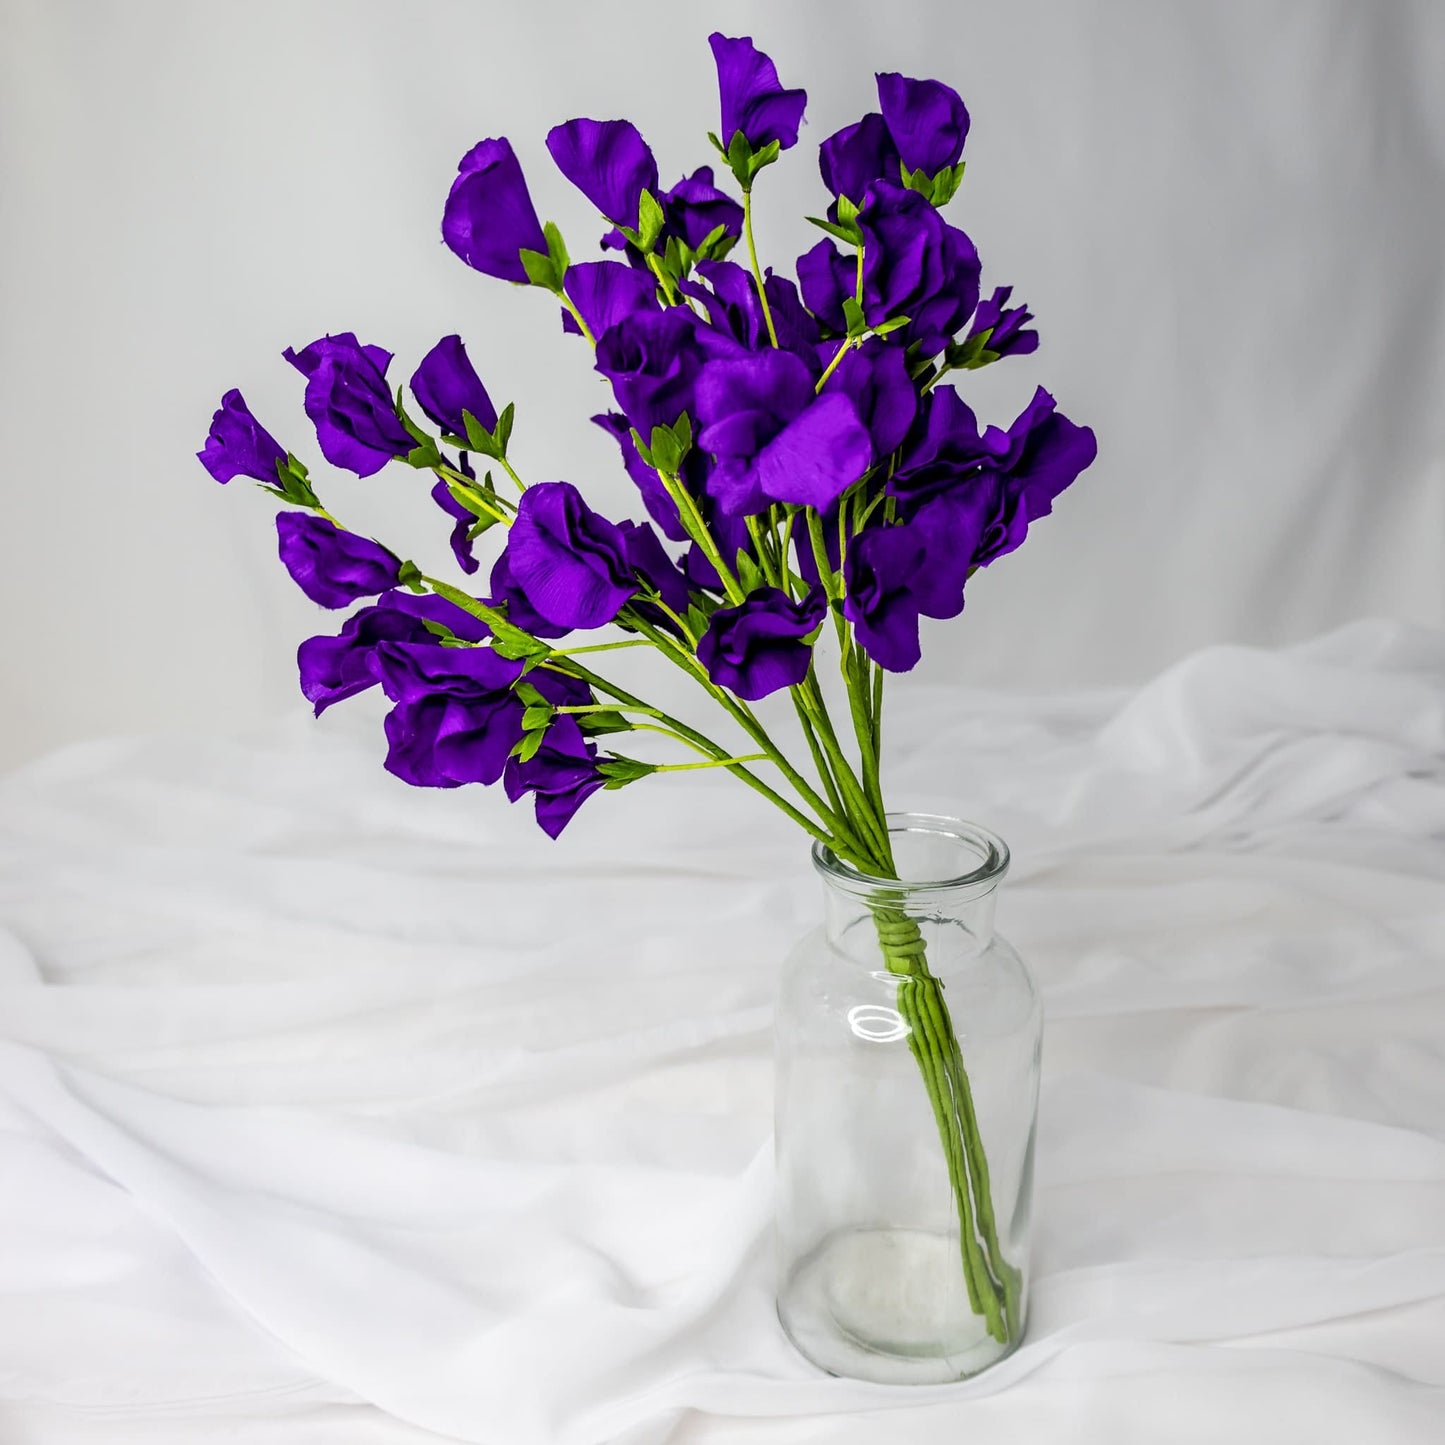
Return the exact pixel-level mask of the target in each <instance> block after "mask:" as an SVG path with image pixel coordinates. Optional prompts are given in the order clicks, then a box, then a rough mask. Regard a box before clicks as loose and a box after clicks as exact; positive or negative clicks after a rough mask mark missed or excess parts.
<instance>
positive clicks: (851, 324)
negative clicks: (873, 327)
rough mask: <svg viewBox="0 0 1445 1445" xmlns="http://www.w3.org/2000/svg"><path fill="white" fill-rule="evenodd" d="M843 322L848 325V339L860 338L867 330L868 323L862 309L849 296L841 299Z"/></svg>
mask: <svg viewBox="0 0 1445 1445" xmlns="http://www.w3.org/2000/svg"><path fill="white" fill-rule="evenodd" d="M843 320H844V321H845V322H847V324H848V335H849V336H850V337H857V336H862V335H864V334H865V333H866V332H867V330H868V322H867V319H866V318H865V317H864V315H863V308H862V307H861V306H860V305H859V304H858V303H857V301H856V300H854V298H853V297H851V296H845V297H844V298H843Z"/></svg>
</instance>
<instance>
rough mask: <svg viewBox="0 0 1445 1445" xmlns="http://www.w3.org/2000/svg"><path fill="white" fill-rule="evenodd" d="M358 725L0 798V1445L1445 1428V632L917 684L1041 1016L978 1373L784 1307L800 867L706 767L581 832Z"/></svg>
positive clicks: (139, 764) (748, 805) (1087, 1435)
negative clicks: (988, 863) (997, 864)
mask: <svg viewBox="0 0 1445 1445" xmlns="http://www.w3.org/2000/svg"><path fill="white" fill-rule="evenodd" d="M178 685H183V679H178ZM345 711H346V709H337V710H336V712H335V713H333V714H329V715H328V717H327V718H326V719H325V720H324V721H323V722H322V723H320V724H317V723H313V722H311V721H310V720H309V719H307V718H302V717H297V718H296V719H294V720H292V721H290V722H288V723H286V724H284V725H279V726H278V727H277V728H276V729H275V730H274V731H272V732H271V733H269V734H267V735H266V736H264V737H260V738H253V739H251V740H249V741H247V742H245V743H238V742H230V741H213V740H210V741H208V740H204V739H197V738H193V737H192V738H184V737H182V738H165V739H152V740H145V741H133V742H103V743H94V744H88V745H83V746H80V747H76V748H72V749H69V750H67V751H64V752H61V753H58V754H55V755H52V756H51V757H49V758H48V759H45V760H43V761H41V762H39V763H37V764H35V765H33V766H31V767H29V768H27V769H25V770H23V771H22V772H20V773H18V774H15V775H13V776H11V777H10V778H9V779H8V780H6V781H5V782H4V784H3V785H0V924H3V931H0V1440H3V1441H5V1442H6V1445H30V1442H45V1445H56V1442H65V1445H69V1442H92V1441H96V1442H106V1445H127V1442H131V1441H136V1442H150V1441H164V1442H170V1441H177V1442H181V1441H184V1442H193V1441H204V1440H212V1439H215V1440H225V1441H228V1442H246V1445H252V1442H261V1445H283V1442H284V1445H317V1442H326V1445H333V1442H334V1445H407V1442H423V1441H436V1440H446V1439H456V1440H462V1441H471V1442H478V1445H595V1442H604V1441H619V1442H623V1441H625V1442H627V1445H656V1442H662V1441H668V1442H677V1445H686V1442H708V1445H712V1442H732V1441H743V1442H748V1445H784V1442H787V1445H797V1442H814V1441H819V1442H821V1441H828V1442H843V1445H853V1442H856V1445H864V1442H867V1445H877V1442H884V1445H888V1442H904V1445H912V1442H931V1441H934V1440H944V1439H947V1440H987V1441H991V1442H992V1441H997V1442H1005V1441H1007V1442H1025V1445H1032V1442H1053V1441H1089V1442H1092V1441H1100V1442H1102V1441H1109V1442H1119V1441H1123V1442H1130V1441H1141V1442H1149V1445H1155V1442H1164V1441H1168V1442H1181V1441H1183V1442H1192V1441H1199V1442H1206V1441H1207V1442H1210V1445H1214V1442H1217V1441H1220V1440H1226V1439H1228V1440H1244V1441H1256V1440H1257V1441H1261V1442H1264V1441H1268V1442H1270V1445H1284V1442H1294V1441H1299V1442H1306V1441H1308V1442H1310V1445H1319V1442H1331V1441H1341V1442H1344V1441H1350V1442H1364V1445H1376V1442H1387V1445H1388V1442H1396V1441H1401V1442H1412V1445H1413V1442H1418V1445H1434V1442H1438V1441H1440V1440H1442V1439H1445V635H1440V634H1435V633H1430V632H1426V631H1422V630H1419V629H1413V628H1407V627H1405V626H1402V625H1397V624H1390V623H1385V622H1362V623H1358V624H1355V625H1353V626H1350V627H1347V628H1345V629H1343V630H1341V631H1339V632H1337V633H1334V634H1331V635H1330V636H1328V637H1325V638H1321V639H1319V640H1318V641H1316V642H1313V643H1311V644H1309V645H1306V646H1302V647H1298V648H1295V649H1292V650H1289V651H1285V652H1281V653H1264V652H1257V651H1250V650H1245V649H1232V648H1216V649H1211V650H1209V651H1206V652H1203V653H1201V654H1198V655H1196V656H1194V657H1192V658H1189V659H1187V660H1186V661H1184V662H1182V663H1180V664H1179V665H1178V666H1176V667H1174V668H1173V669H1171V670H1170V671H1168V672H1167V673H1165V674H1164V675H1162V676H1161V677H1159V678H1158V679H1156V680H1155V681H1154V682H1153V683H1151V684H1150V685H1148V686H1146V687H1144V688H1143V689H1141V690H1139V691H1138V692H1135V693H1123V692H1108V693H1094V694H1088V695H1075V696H1069V697H1053V698H1042V699H1040V698H1034V699H1019V698H1008V697H1002V696H992V695H978V694H968V693H966V692H962V691H947V692H945V691H932V690H929V689H927V688H923V687H911V688H907V689H906V690H904V691H902V692H901V693H900V696H899V701H898V703H897V704H896V705H895V707H894V709H893V713H892V717H891V720H890V724H889V745H890V747H891V748H892V750H893V760H892V767H891V772H890V775H889V779H888V781H889V787H890V792H891V795H892V798H893V800H894V801H895V803H896V804H897V805H899V806H919V805H926V806H929V807H931V808H933V809H934V810H935V811H956V812H962V813H964V814H965V815H967V816H972V817H976V818H978V819H979V820H980V821H985V822H988V823H989V824H991V825H992V826H994V827H995V828H996V829H997V830H998V831H1000V832H1001V833H1003V834H1004V835H1005V836H1006V837H1007V838H1008V839H1009V841H1010V842H1011V843H1012V844H1013V846H1014V850H1015V868H1014V872H1013V875H1012V876H1011V878H1010V880H1009V881H1008V883H1007V884H1006V885H1005V893H1004V896H1003V900H1002V903H1001V907H1000V910H999V919H1000V926H1001V927H1002V929H1003V931H1004V932H1006V933H1007V934H1009V935H1010V936H1011V937H1012V938H1013V939H1014V940H1015V942H1016V943H1018V944H1019V945H1020V947H1021V948H1022V949H1023V951H1024V952H1025V955H1026V956H1027V957H1028V958H1029V959H1030V960H1031V962H1032V963H1033V965H1034V968H1035V970H1036V971H1037V973H1038V975H1039V977H1040V980H1041V982H1042V985H1043V989H1044V995H1045V999H1046V1004H1047V1011H1048V1033H1047V1040H1046V1046H1045V1055H1046V1080H1045V1088H1044V1097H1043V1103H1042V1134H1041V1141H1040V1148H1039V1178H1038V1210H1037V1227H1036V1268H1037V1277H1036V1284H1035V1290H1034V1302H1033V1316H1032V1320H1031V1325H1030V1330H1029V1336H1028V1339H1027V1341H1026V1342H1025V1344H1024V1346H1023V1347H1022V1348H1021V1349H1020V1350H1019V1351H1018V1353H1017V1354H1016V1355H1015V1356H1014V1357H1013V1358H1012V1359H1011V1360H1009V1361H1008V1362H1007V1363H1005V1364H1004V1365H1002V1366H1000V1367H999V1368H997V1369H995V1370H993V1371H992V1372H990V1373H988V1374H987V1375H985V1376H984V1377H982V1378H981V1379H979V1380H977V1381H974V1382H971V1383H968V1384H964V1385H958V1386H951V1387H947V1388H919V1389H891V1388H886V1387H880V1386H872V1385H866V1384H860V1383H856V1382H849V1381H843V1380H834V1379H830V1378H827V1377H825V1376H823V1375H821V1374H818V1373H817V1372H815V1371H814V1370H812V1369H811V1368H810V1367H809V1366H807V1365H806V1364H805V1363H803V1362H802V1361H801V1360H800V1359H799V1358H797V1357H796V1356H795V1355H794V1354H793V1353H792V1352H791V1351H790V1349H789V1347H788V1346H787V1344H786V1343H785V1341H784V1340H783V1338H782V1336H781V1334H780V1332H779V1330H778V1327H777V1325H776V1321H775V1319H774V1316H773V1312H772V1300H771V1283H772V1282H771V1260H770V1246H769V1237H768V1226H769V1219H770V1210H771V1199H770V1191H771V1182H770V1140H769V1123H770V1119H769V1115H770V1087H771V1074H770V1068H771V1065H770V1044H769V1034H768V1031H769V1018H770V994H771V986H772V983H771V981H772V978H773V975H774V972H775V968H776V963H777V961H778V959H779V958H780V957H781V955H782V954H783V952H784V951H785V950H786V948H787V947H788V945H789V944H790V942H791V941H792V940H793V939H794V938H795V937H796V936H797V935H798V934H800V933H801V932H802V931H803V930H804V929H805V928H806V927H807V926H809V925H810V923H811V921H812V920H813V918H814V916H815V915H816V913H817V911H818V906H819V901H818V896H817V892H816V885H815V884H814V882H813V880H812V879H811V878H810V876H809V870H808V867H807V862H806V854H805V848H804V846H803V840H802V838H801V835H798V834H796V833H795V832H794V831H793V830H792V829H791V827H790V825H788V824H787V823H786V822H784V821H783V820H781V819H776V820H775V818H774V816H773V815H772V814H770V813H769V812H768V811H767V810H766V809H765V808H763V807H762V806H761V805H760V804H759V803H758V801H757V800H756V799H755V798H753V797H752V795H751V794H749V793H747V792H746V791H745V790H744V789H741V788H739V787H737V785H736V784H734V783H732V782H731V780H729V779H726V778H721V777H717V776H697V775H688V774H683V775H679V776H676V777H671V778H667V779H656V780H653V781H651V782H650V783H646V784H642V785H639V786H636V787H633V788H630V789H628V790H627V791H625V792H623V793H620V794H615V795H614V794H606V795H602V796H599V797H597V798H595V799H593V800H592V801H591V802H590V803H589V804H588V805H587V807H586V808H585V809H584V811H583V813H582V814H581V815H580V816H579V818H578V819H577V821H576V823H575V824H574V826H573V828H572V829H571V830H570V831H569V832H568V833H567V834H566V835H564V837H563V839H562V841H561V842H560V843H558V844H555V845H554V844H551V843H549V842H548V840H547V839H546V838H545V837H543V836H542V835H541V833H540V832H537V831H536V830H535V829H534V828H533V825H532V824H531V821H530V819H529V818H527V817H526V816H525V814H524V813H523V811H522V810H521V809H520V808H518V809H509V808H508V807H507V806H506V804H505V803H504V801H503V800H502V799H501V798H500V797H499V796H495V795H492V794H487V793H483V792H482V791H481V790H478V789H469V790H465V791H464V792H461V793H456V794H435V793H426V792H420V791H412V790H408V789H406V788H404V787H403V786H402V785H400V784H399V783H396V782H395V781H394V780H392V779H390V778H388V777H387V776H386V775H385V774H383V773H382V771H381V769H380V767H379V766H378V755H379V742H378V739H377V738H376V737H375V736H374V733H373V728H374V712H372V713H368V712H367V708H366V705H365V704H363V705H362V706H361V707H360V708H359V709H355V710H353V712H352V715H351V717H350V719H346V718H343V717H341V716H340V714H342V713H343V712H345Z"/></svg>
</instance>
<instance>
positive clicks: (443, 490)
mask: <svg viewBox="0 0 1445 1445" xmlns="http://www.w3.org/2000/svg"><path fill="white" fill-rule="evenodd" d="M431 499H432V501H434V502H435V503H436V504H437V506H439V507H440V508H441V509H442V511H444V512H445V513H446V514H447V516H449V517H450V518H451V519H452V522H453V524H454V525H453V527H452V534H451V537H450V538H449V539H448V540H449V542H450V544H451V549H452V556H453V557H455V558H456V559H457V566H458V567H460V568H461V569H462V571H463V572H465V573H466V574H467V575H468V576H470V575H471V574H472V573H473V572H475V571H477V569H478V568H479V567H480V566H481V565H482V564H481V563H480V562H478V561H477V558H476V554H475V553H474V552H473V551H472V528H473V527H475V526H476V525H477V517H476V514H475V513H474V512H473V511H472V510H471V509H470V508H469V507H464V506H463V505H462V504H461V503H460V502H459V501H457V499H456V498H455V497H454V496H453V495H452V489H451V488H450V487H449V486H448V485H447V482H446V478H445V477H443V478H442V479H441V480H440V481H438V482H437V483H436V485H435V486H434V487H433V488H432V489H431Z"/></svg>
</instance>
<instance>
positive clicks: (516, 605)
mask: <svg viewBox="0 0 1445 1445" xmlns="http://www.w3.org/2000/svg"><path fill="white" fill-rule="evenodd" d="M488 585H489V586H490V587H491V595H490V596H488V598H487V602H488V603H489V605H491V606H492V607H505V608H506V611H507V621H508V622H510V623H511V624H512V625H513V626H514V627H520V628H521V629H522V631H523V632H530V633H531V634H532V636H533V637H542V638H546V639H547V640H548V641H551V640H552V639H554V638H558V637H565V636H566V635H567V633H569V632H570V631H571V630H572V629H571V628H570V627H566V626H563V627H559V626H558V625H557V624H556V623H555V622H551V621H549V620H548V619H547V618H545V617H543V616H542V614H541V613H540V612H538V611H537V609H536V608H535V607H533V606H532V604H531V602H530V601H529V600H528V598H527V594H526V593H525V592H523V591H522V588H521V586H520V585H519V584H518V582H517V579H516V578H515V577H514V576H513V575H512V563H511V559H510V558H509V557H508V555H507V551H506V549H505V548H503V549H502V552H501V553H500V555H499V556H498V557H497V560H496V561H495V562H493V563H492V573H491V577H490V578H489V579H488Z"/></svg>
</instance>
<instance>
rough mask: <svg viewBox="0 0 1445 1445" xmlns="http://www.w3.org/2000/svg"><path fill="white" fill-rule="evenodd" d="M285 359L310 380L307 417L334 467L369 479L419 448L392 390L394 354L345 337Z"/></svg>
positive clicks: (326, 338) (289, 350)
mask: <svg viewBox="0 0 1445 1445" xmlns="http://www.w3.org/2000/svg"><path fill="white" fill-rule="evenodd" d="M282 355H283V356H284V357H285V358H286V360H287V361H289V362H290V363H291V365H292V366H294V367H295V368H296V370H297V371H299V372H300V373H301V374H302V375H303V376H304V377H305V378H306V403H305V405H306V415H307V416H308V417H310V418H311V422H312V425H314V426H315V428H316V440H317V441H318V442H319V443H320V444H321V454H322V456H324V457H325V458H326V460H327V461H328V462H330V463H331V464H332V465H333V466H337V467H345V468H346V469H347V471H350V472H355V473H356V475H357V476H358V477H369V476H371V475H372V473H373V472H379V471H380V470H381V469H382V467H384V466H385V465H386V464H387V462H389V461H391V460H392V459H393V458H394V457H404V456H405V455H406V454H407V453H408V452H409V451H411V450H412V448H413V447H415V446H416V442H415V440H414V439H413V438H412V436H411V434H410V433H409V432H408V431H407V429H406V428H405V427H404V426H403V425H402V424H401V422H400V420H399V419H398V417H397V415H396V405H395V403H394V401H393V400H392V395H391V390H390V388H389V387H388V386H387V384H386V368H387V367H388V366H389V365H390V364H391V353H390V352H389V351H383V350H382V349H381V347H379V346H363V345H362V344H361V343H360V342H359V341H358V340H357V339H356V337H355V336H354V335H353V334H352V333H351V332H349V331H345V332H342V333H341V334H340V335H338V336H323V337H321V338H320V339H319V340H317V341H313V342H312V343H311V345H310V346H308V347H305V348H304V349H303V350H301V351H294V350H292V348H291V347H289V346H288V347H287V348H286V350H285V351H284V352H282Z"/></svg>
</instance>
